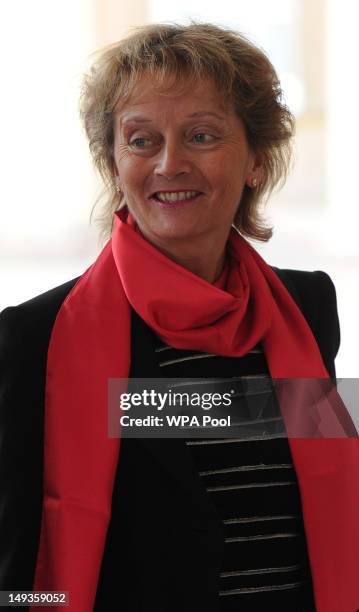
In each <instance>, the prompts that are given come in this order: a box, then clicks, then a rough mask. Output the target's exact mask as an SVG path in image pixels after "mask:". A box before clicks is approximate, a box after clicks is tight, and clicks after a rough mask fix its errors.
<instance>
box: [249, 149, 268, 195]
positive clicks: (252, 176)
mask: <svg viewBox="0 0 359 612" xmlns="http://www.w3.org/2000/svg"><path fill="white" fill-rule="evenodd" d="M263 176H264V166H263V160H262V156H261V155H260V154H259V153H253V154H252V156H251V160H250V163H249V169H248V172H247V177H246V185H248V187H250V188H252V189H253V188H255V187H258V186H259V185H260V184H261V181H262V179H263Z"/></svg>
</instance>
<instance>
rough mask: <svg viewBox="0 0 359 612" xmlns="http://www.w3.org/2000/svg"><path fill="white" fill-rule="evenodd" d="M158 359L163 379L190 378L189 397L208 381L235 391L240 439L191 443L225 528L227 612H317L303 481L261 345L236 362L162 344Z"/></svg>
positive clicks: (222, 585)
mask: <svg viewBox="0 0 359 612" xmlns="http://www.w3.org/2000/svg"><path fill="white" fill-rule="evenodd" d="M156 355H157V359H158V365H159V367H160V368H161V371H162V375H163V378H186V379H190V380H186V381H184V384H182V383H181V391H182V392H184V391H186V392H188V393H191V389H192V390H196V391H197V390H198V380H197V381H196V379H200V378H201V379H203V378H205V379H206V380H205V381H203V380H201V390H202V391H203V392H206V385H207V384H208V391H209V390H210V391H211V392H212V393H213V392H216V391H217V392H220V393H223V392H225V391H226V390H227V391H229V390H231V391H232V406H231V414H232V415H233V416H232V423H233V417H234V419H235V422H236V426H237V427H236V432H238V433H236V437H235V438H221V439H214V438H207V439H203V438H198V437H197V438H188V439H187V440H186V441H185V444H186V445H187V447H188V449H189V451H190V453H191V456H192V458H193V461H194V464H195V466H196V468H197V469H198V472H199V475H200V478H201V481H202V483H203V486H204V488H205V489H206V490H207V493H208V495H210V497H211V499H212V501H213V504H214V506H215V508H216V509H217V512H218V513H219V515H220V517H221V519H222V521H223V524H224V528H225V547H224V551H225V552H224V557H223V560H222V568H221V574H220V577H219V602H220V605H219V609H220V610H221V612H225V611H226V612H229V611H238V612H259V611H260V612H263V611H264V610H267V609H268V610H269V609H270V610H272V609H273V610H276V612H280V611H283V612H284V611H285V612H296V611H297V612H307V611H308V612H313V611H315V606H314V599H313V589H312V580H311V572H310V567H309V561H308V553H307V547H306V539H305V532H304V525H303V519H302V509H301V501H300V494H299V488H298V482H297V478H296V474H295V470H294V468H293V463H292V458H291V453H290V448H289V444H288V440H287V436H286V432H285V426H284V423H283V419H282V417H281V415H280V411H279V407H278V404H277V402H276V400H275V396H274V394H273V390H272V385H271V379H270V377H269V372H268V368H267V364H266V360H265V357H264V354H263V351H262V349H261V346H260V345H258V346H256V347H255V348H254V349H253V350H252V351H251V352H250V353H248V354H247V355H245V356H244V357H240V358H231V357H218V356H216V355H210V354H206V353H200V352H196V351H184V350H178V349H174V348H172V347H169V346H166V345H164V344H163V343H162V342H161V341H160V340H159V339H157V346H156ZM196 382H197V386H196ZM233 390H235V393H234V392H233ZM259 395H261V397H260V398H259V397H258V396H259ZM264 396H265V401H263V400H264Z"/></svg>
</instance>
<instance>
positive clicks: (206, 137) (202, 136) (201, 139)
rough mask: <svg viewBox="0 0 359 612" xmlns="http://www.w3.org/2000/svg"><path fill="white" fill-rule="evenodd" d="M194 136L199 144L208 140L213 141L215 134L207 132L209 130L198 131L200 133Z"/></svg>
mask: <svg viewBox="0 0 359 612" xmlns="http://www.w3.org/2000/svg"><path fill="white" fill-rule="evenodd" d="M193 138H194V140H195V142H197V143H198V144H206V143H207V142H212V140H214V136H212V135H211V134H207V132H198V134H195V135H194V136H193Z"/></svg>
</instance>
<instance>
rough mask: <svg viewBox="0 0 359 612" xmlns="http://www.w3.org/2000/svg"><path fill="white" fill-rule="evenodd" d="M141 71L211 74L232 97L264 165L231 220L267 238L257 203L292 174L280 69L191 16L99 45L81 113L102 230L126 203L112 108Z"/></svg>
mask: <svg viewBox="0 0 359 612" xmlns="http://www.w3.org/2000/svg"><path fill="white" fill-rule="evenodd" d="M144 74H150V76H151V77H152V78H153V82H154V83H157V84H158V86H159V87H161V85H163V83H164V82H165V81H166V83H167V82H168V78H172V77H173V79H175V81H176V82H185V83H188V84H190V83H191V82H192V81H195V80H197V79H201V78H211V79H212V81H213V82H214V83H215V86H216V87H217V88H218V90H219V91H220V92H221V93H222V94H223V96H224V97H225V99H226V100H228V99H229V100H231V99H232V100H233V103H234V106H235V110H236V112H237V114H238V116H239V117H240V118H241V119H242V121H243V122H244V125H245V127H246V133H247V139H248V143H249V146H250V147H251V149H252V150H253V151H254V152H256V153H257V154H258V155H259V157H260V160H261V163H262V166H263V170H264V171H263V176H262V177H261V179H260V182H259V184H258V186H257V187H256V188H250V187H248V186H245V187H244V190H243V193H242V197H241V201H240V203H238V204H239V205H238V209H237V213H236V217H235V220H234V225H235V226H236V227H237V229H238V230H239V231H240V232H241V233H242V234H243V235H245V236H248V237H250V238H254V239H256V240H262V241H267V240H269V238H270V237H271V235H272V228H270V227H267V226H266V225H265V223H264V222H263V220H262V218H261V213H260V203H261V202H262V201H263V200H264V201H266V200H267V199H268V196H269V195H270V193H271V192H272V190H273V189H274V187H275V186H276V185H277V184H279V183H280V184H283V182H284V180H285V178H286V176H287V172H288V167H289V161H290V154H291V137H292V135H293V131H294V118H293V115H292V114H291V112H290V111H289V109H288V108H287V106H286V105H285V104H284V103H283V100H282V90H281V87H280V83H279V80H278V77H277V74H276V71H275V69H274V68H273V66H272V64H271V62H270V61H269V59H268V58H267V57H266V55H265V53H264V52H263V51H262V50H261V49H259V48H258V47H257V46H255V45H254V44H252V43H251V42H250V41H249V40H248V39H247V38H246V37H245V36H243V35H242V34H240V33H238V32H235V31H233V30H230V29H227V28H223V27H219V26H216V25H213V24H206V23H195V22H193V21H191V23H190V24H189V25H178V24H151V25H147V26H142V27H139V28H136V29H135V30H134V31H132V32H131V33H130V34H129V35H128V36H127V37H125V38H123V39H122V40H120V41H119V42H116V43H114V44H111V45H109V46H108V47H105V48H104V49H101V50H100V51H99V52H97V57H96V60H95V61H94V63H93V64H92V67H91V69H90V71H89V72H88V73H87V74H86V75H85V77H84V79H83V84H82V90H81V97H80V116H81V119H82V122H83V125H84V128H85V131H86V134H87V137H88V140H89V147H90V152H91V155H92V159H93V162H94V164H95V167H96V168H97V170H98V171H99V173H100V175H101V177H102V179H103V181H104V183H105V191H104V192H103V194H101V196H100V198H98V200H100V199H101V198H102V197H103V196H105V201H104V210H103V214H102V217H100V219H101V222H102V229H103V232H104V234H105V235H107V236H108V235H109V234H110V233H111V230H112V222H113V213H114V212H115V211H116V210H118V209H119V208H121V206H122V205H124V204H125V202H124V200H123V196H122V195H121V194H120V195H119V194H118V193H117V191H116V186H115V184H114V159H113V123H114V112H115V108H116V107H117V105H118V104H119V103H120V104H122V103H124V102H125V101H126V100H127V99H128V97H129V96H130V95H131V92H132V90H133V88H134V86H135V85H136V84H137V82H138V81H139V79H140V78H141V77H142V76H143V75H144ZM96 203H98V201H97V202H96ZM96 203H95V206H96Z"/></svg>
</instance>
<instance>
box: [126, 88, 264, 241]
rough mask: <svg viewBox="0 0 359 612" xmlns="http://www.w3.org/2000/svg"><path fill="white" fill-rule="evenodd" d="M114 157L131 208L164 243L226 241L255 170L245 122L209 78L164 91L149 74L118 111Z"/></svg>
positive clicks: (152, 236) (149, 235)
mask: <svg viewBox="0 0 359 612" xmlns="http://www.w3.org/2000/svg"><path fill="white" fill-rule="evenodd" d="M114 158H115V169H114V170H115V175H116V177H117V178H116V180H117V183H118V185H119V186H120V187H121V190H122V192H123V194H124V197H125V200H126V203H127V206H128V209H129V210H130V212H131V213H132V215H133V216H134V218H135V219H136V221H137V223H138V225H139V227H140V229H141V231H142V233H143V234H144V235H145V236H146V238H147V239H148V240H149V241H150V242H152V243H153V244H155V245H156V246H159V247H161V246H162V247H164V248H166V247H169V246H170V245H171V243H172V244H173V242H174V241H175V242H176V244H177V246H178V244H179V243H180V242H179V241H182V243H183V242H185V243H186V242H187V243H188V242H190V241H191V242H192V241H193V240H199V239H200V238H201V237H204V238H205V239H208V241H209V242H208V241H207V242H208V244H213V245H216V246H217V247H219V246H220V245H221V243H223V244H224V243H225V242H226V240H227V237H228V233H229V231H230V227H231V224H232V222H233V219H234V216H235V213H236V210H237V207H238V203H239V201H240V198H241V194H242V190H243V187H244V185H245V183H246V182H248V183H249V182H250V181H251V179H252V177H253V176H254V175H255V172H256V171H257V166H256V162H255V158H254V155H253V153H252V152H251V151H250V149H249V146H248V143H247V139H246V134H245V128H244V124H243V122H242V120H241V119H240V118H239V117H238V116H237V115H236V113H235V111H234V108H233V105H232V104H231V105H228V104H227V105H226V104H225V101H224V100H223V97H222V96H221V95H220V94H219V93H218V92H217V91H216V89H215V87H214V85H213V83H212V82H211V81H207V80H203V81H199V82H197V83H196V85H195V86H194V87H193V86H192V87H191V88H187V89H186V90H181V91H177V92H176V91H174V90H172V91H171V94H170V95H169V94H166V95H165V96H164V95H161V94H160V93H158V92H156V91H155V90H154V88H153V87H152V85H151V82H150V80H149V79H148V78H145V77H144V78H143V79H142V80H141V81H140V82H139V83H138V84H137V86H136V88H135V90H134V91H133V93H132V95H131V97H130V99H129V100H128V101H127V103H126V104H125V105H124V106H123V107H122V108H120V109H119V110H118V111H117V112H116V114H115V124H114Z"/></svg>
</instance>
